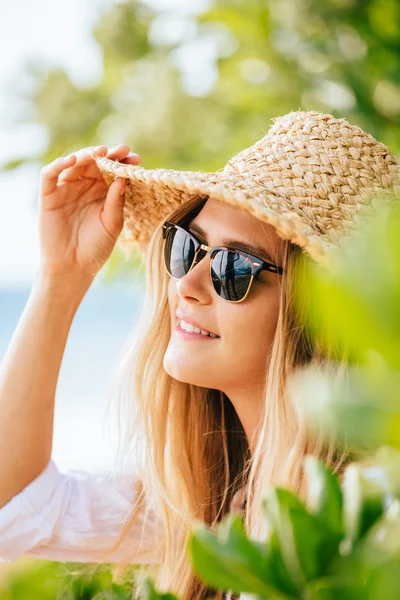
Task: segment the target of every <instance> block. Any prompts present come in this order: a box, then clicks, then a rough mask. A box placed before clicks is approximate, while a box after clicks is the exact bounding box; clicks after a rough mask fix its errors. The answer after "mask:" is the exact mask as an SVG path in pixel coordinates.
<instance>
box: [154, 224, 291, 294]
mask: <svg viewBox="0 0 400 600" xmlns="http://www.w3.org/2000/svg"><path fill="white" fill-rule="evenodd" d="M162 235H163V240H164V263H165V268H166V270H167V273H168V275H170V277H172V278H173V279H181V277H183V276H184V275H186V274H187V273H189V271H191V269H193V267H194V266H195V265H196V264H197V263H198V262H200V260H201V259H202V258H204V257H205V256H207V254H209V255H210V258H211V261H210V275H211V282H212V284H213V286H214V289H215V291H216V292H217V294H218V295H219V296H220V297H221V298H223V299H224V300H227V301H228V302H242V301H243V300H244V299H245V298H246V296H247V294H248V293H249V290H250V287H251V284H252V282H253V279H254V278H255V277H257V276H258V275H259V274H260V273H261V271H263V270H264V271H272V272H273V273H278V274H279V275H281V274H282V273H283V268H282V267H278V266H277V265H274V264H272V263H269V262H266V261H264V260H262V259H260V258H258V257H257V256H254V255H252V254H248V253H247V252H244V251H243V250H236V249H235V248H230V247H228V246H215V247H214V248H210V247H209V246H206V245H205V244H203V243H202V242H201V241H200V240H199V239H198V238H197V237H196V236H195V235H193V233H190V232H189V231H187V230H186V229H184V228H183V227H181V226H180V225H177V224H176V223H172V222H171V221H165V223H164V224H163V226H162Z"/></svg>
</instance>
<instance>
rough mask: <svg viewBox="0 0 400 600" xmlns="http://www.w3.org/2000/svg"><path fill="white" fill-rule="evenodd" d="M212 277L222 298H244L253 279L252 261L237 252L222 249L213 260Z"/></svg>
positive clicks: (215, 287) (235, 299) (232, 299)
mask: <svg viewBox="0 0 400 600" xmlns="http://www.w3.org/2000/svg"><path fill="white" fill-rule="evenodd" d="M211 279H212V282H213V285H214V289H215V291H216V292H217V293H218V294H219V295H220V296H221V298H224V299H225V300H230V301H231V302H233V301H238V300H242V298H244V296H245V295H246V292H247V290H248V287H249V285H250V281H251V263H250V261H249V260H248V259H247V258H245V257H244V256H242V255H241V254H238V253H237V252H229V251H227V250H220V251H219V252H217V254H216V255H215V256H214V258H213V260H212V264H211Z"/></svg>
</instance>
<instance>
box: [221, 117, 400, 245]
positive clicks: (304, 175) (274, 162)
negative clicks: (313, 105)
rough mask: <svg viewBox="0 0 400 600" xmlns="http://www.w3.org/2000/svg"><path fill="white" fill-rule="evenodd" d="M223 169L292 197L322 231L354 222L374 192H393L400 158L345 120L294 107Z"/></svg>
mask: <svg viewBox="0 0 400 600" xmlns="http://www.w3.org/2000/svg"><path fill="white" fill-rule="evenodd" d="M223 173H226V174H232V175H242V176H243V177H245V178H249V177H251V178H254V179H255V180H256V182H257V188H259V186H260V184H262V185H263V186H265V189H266V191H267V192H268V193H269V194H271V193H272V194H274V195H276V208H278V207H279V197H281V198H285V199H287V198H290V199H291V202H292V206H293V210H294V211H295V212H296V213H297V214H298V215H299V216H300V217H302V218H303V219H304V217H306V218H307V220H309V222H310V225H312V226H313V228H314V229H316V230H317V231H319V233H320V234H327V238H328V239H330V241H337V233H336V232H337V231H338V230H340V229H343V228H345V227H346V226H349V227H351V226H354V218H355V215H356V214H358V213H359V212H360V211H361V210H362V207H363V205H365V206H366V208H367V204H368V200H367V198H370V197H371V195H372V194H373V193H374V191H377V190H383V191H385V190H388V189H391V191H393V186H395V185H396V183H397V184H398V183H399V177H400V166H399V161H398V160H397V159H396V158H395V157H394V156H393V155H392V154H391V153H390V151H389V149H388V148H387V147H386V146H385V145H384V144H382V143H381V142H378V141H377V140H376V139H375V138H374V137H373V136H372V135H370V134H368V133H366V132H364V131H363V130H362V129H360V128H359V127H357V126H356V125H351V124H350V123H348V121H347V120H346V119H343V118H341V119H337V118H335V117H333V116H332V115H329V114H322V113H319V112H315V111H295V112H291V113H288V114H286V115H284V116H282V117H278V118H276V119H275V120H274V124H273V125H272V127H271V128H270V129H269V131H268V133H267V134H266V135H265V136H264V137H263V138H261V139H260V140H259V141H258V142H256V143H255V144H253V145H252V146H250V147H249V148H246V149H245V150H242V151H241V152H239V153H238V154H236V155H235V156H234V157H233V158H232V159H231V160H229V161H228V163H227V164H226V166H225V168H224V169H223Z"/></svg>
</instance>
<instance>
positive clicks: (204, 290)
mask: <svg viewBox="0 0 400 600" xmlns="http://www.w3.org/2000/svg"><path fill="white" fill-rule="evenodd" d="M176 290H177V292H178V294H179V295H180V296H181V297H185V296H186V297H187V296H192V297H197V298H199V299H201V300H202V301H203V302H204V301H205V300H206V299H207V298H208V297H211V294H212V290H211V281H210V257H209V256H204V255H203V254H200V256H198V257H197V262H196V263H195V264H194V265H192V268H191V269H190V271H189V272H188V273H186V275H184V276H183V277H181V278H180V279H179V280H178V281H177V284H176Z"/></svg>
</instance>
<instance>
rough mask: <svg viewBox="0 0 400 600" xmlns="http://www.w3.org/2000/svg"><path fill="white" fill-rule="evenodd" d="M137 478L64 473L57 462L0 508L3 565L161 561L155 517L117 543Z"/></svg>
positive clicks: (137, 523) (138, 524) (136, 524)
mask: <svg viewBox="0 0 400 600" xmlns="http://www.w3.org/2000/svg"><path fill="white" fill-rule="evenodd" d="M135 481H136V480H135V477H134V476H131V475H129V476H128V475H119V476H118V477H115V476H113V474H111V473H105V474H103V473H102V474H95V473H85V472H81V471H69V472H66V473H61V472H60V471H59V470H58V468H57V466H56V464H55V463H54V461H53V460H50V461H49V463H48V465H47V466H46V468H45V469H44V470H43V471H42V473H40V474H39V475H38V477H36V479H34V480H33V481H32V482H31V483H30V484H29V485H27V486H26V488H24V489H23V490H22V491H21V492H20V493H19V494H17V495H16V496H14V497H13V498H12V499H11V500H10V501H9V502H8V503H7V504H6V505H5V506H3V507H2V508H1V509H0V562H10V561H13V560H15V559H16V558H17V557H19V556H22V555H26V556H34V557H38V558H44V559H49V560H55V561H64V562H67V561H71V562H75V561H76V562H111V563H112V562H120V561H121V560H127V558H128V557H129V558H131V557H132V555H135V560H134V561H130V562H134V563H135V564H140V563H142V564H150V563H156V562H159V558H158V546H157V538H158V537H159V535H157V533H159V529H158V527H157V519H156V518H155V515H154V513H153V512H151V511H150V512H149V514H148V518H147V519H146V521H145V525H144V528H142V524H143V522H144V519H143V516H144V514H143V512H144V511H143V510H141V511H140V512H139V515H138V517H137V518H136V519H135V521H134V523H133V525H132V526H131V527H130V529H129V532H128V533H127V535H126V537H125V539H124V541H123V542H122V543H121V545H120V546H119V547H118V548H117V549H116V550H114V551H113V552H112V553H110V554H109V555H107V557H106V558H105V559H104V558H103V556H104V553H105V552H106V551H108V550H110V549H111V548H112V546H113V544H114V543H115V542H116V541H117V540H118V539H119V535H120V532H121V528H122V525H123V523H124V522H125V520H126V519H127V518H128V517H129V514H130V512H131V510H132V508H133V506H134V500H135V493H136V491H135V490H136V487H135Z"/></svg>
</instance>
